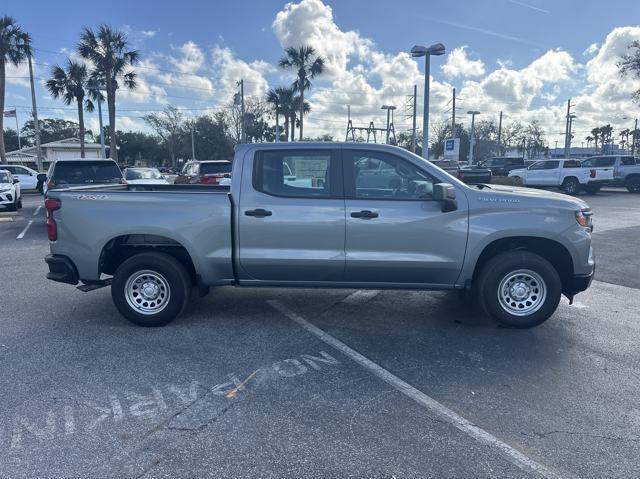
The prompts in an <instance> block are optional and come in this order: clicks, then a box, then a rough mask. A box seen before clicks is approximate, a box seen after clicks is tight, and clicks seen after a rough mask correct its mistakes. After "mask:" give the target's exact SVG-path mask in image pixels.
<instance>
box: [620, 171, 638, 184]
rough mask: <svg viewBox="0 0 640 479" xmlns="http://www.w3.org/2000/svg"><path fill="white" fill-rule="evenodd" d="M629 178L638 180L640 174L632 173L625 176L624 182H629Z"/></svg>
mask: <svg viewBox="0 0 640 479" xmlns="http://www.w3.org/2000/svg"><path fill="white" fill-rule="evenodd" d="M631 180H640V174H638V173H632V174H630V175H628V176H627V177H626V178H625V180H624V182H625V183H629V182H630V181H631Z"/></svg>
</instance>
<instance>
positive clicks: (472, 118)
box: [467, 110, 480, 166]
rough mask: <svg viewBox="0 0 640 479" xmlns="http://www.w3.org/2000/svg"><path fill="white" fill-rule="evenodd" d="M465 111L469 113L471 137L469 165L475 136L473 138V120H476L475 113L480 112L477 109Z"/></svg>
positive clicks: (471, 161) (471, 160)
mask: <svg viewBox="0 0 640 479" xmlns="http://www.w3.org/2000/svg"><path fill="white" fill-rule="evenodd" d="M467 113H468V114H469V115H471V139H470V141H469V165H470V166H473V146H474V143H475V138H474V133H475V131H474V130H475V121H476V115H479V114H480V112H479V111H477V110H469V111H468V112H467Z"/></svg>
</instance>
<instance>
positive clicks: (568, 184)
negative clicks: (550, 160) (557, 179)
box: [562, 178, 580, 195]
mask: <svg viewBox="0 0 640 479" xmlns="http://www.w3.org/2000/svg"><path fill="white" fill-rule="evenodd" d="M562 191H564V192H565V193H566V194H568V195H577V194H578V191H580V182H579V181H578V179H577V178H565V180H564V181H563V182H562Z"/></svg>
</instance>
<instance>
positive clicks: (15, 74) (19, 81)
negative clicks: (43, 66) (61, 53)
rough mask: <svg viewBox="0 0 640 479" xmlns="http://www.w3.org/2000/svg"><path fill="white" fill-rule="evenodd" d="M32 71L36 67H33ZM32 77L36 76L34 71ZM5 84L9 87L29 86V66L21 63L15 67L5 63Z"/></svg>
mask: <svg viewBox="0 0 640 479" xmlns="http://www.w3.org/2000/svg"><path fill="white" fill-rule="evenodd" d="M33 67H34V69H35V68H37V67H38V66H37V65H33ZM33 74H34V76H37V73H36V71H35V70H34V72H33ZM6 76H7V83H8V84H10V85H19V86H24V87H28V86H29V65H28V64H27V62H22V63H20V64H18V66H15V65H14V64H13V63H7V66H6Z"/></svg>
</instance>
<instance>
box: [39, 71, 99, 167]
mask: <svg viewBox="0 0 640 479" xmlns="http://www.w3.org/2000/svg"><path fill="white" fill-rule="evenodd" d="M88 80H89V73H88V71H87V67H86V66H85V65H82V64H81V63H78V62H74V61H73V60H71V59H69V60H68V62H67V66H66V69H65V68H62V67H61V66H58V65H56V66H54V67H53V68H52V69H51V78H50V79H48V80H47V82H46V86H47V90H49V93H51V96H52V97H53V98H62V101H63V102H64V104H65V105H71V103H72V102H76V103H77V105H78V123H79V124H80V157H81V158H84V156H85V154H84V141H85V138H84V137H85V130H84V108H86V109H87V111H93V103H92V102H91V100H90V99H89V98H86V96H87V90H86V88H87V81H88ZM83 103H84V106H83Z"/></svg>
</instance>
